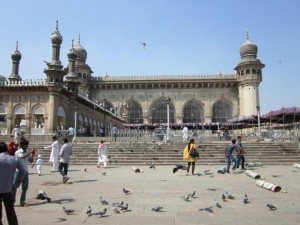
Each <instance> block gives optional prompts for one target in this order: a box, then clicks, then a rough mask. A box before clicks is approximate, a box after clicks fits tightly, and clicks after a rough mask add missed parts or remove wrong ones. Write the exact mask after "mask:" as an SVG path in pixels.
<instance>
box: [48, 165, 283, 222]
mask: <svg viewBox="0 0 300 225" xmlns="http://www.w3.org/2000/svg"><path fill="white" fill-rule="evenodd" d="M148 165H149V169H155V165H154V163H153V162H151V163H148ZM186 169H187V167H186V166H184V165H176V166H175V168H174V169H173V173H175V172H177V171H178V170H186ZM84 171H85V172H87V170H86V169H84ZM208 172H209V170H204V171H203V172H202V173H199V174H197V175H198V176H201V175H209V174H211V173H208ZM102 174H103V175H106V171H105V174H104V173H102ZM207 190H211V191H215V190H216V189H207ZM122 191H123V193H124V194H125V195H130V194H131V192H130V191H129V190H127V189H125V188H123V189H122ZM43 194H44V196H47V195H46V193H45V192H43ZM44 196H43V199H45V198H44ZM192 198H196V191H193V192H192V193H189V194H187V195H184V196H182V199H183V200H184V201H187V202H188V201H191V200H190V199H192ZM221 199H222V202H223V203H225V202H228V200H235V199H236V198H235V197H234V196H233V195H232V194H230V193H229V192H228V191H226V192H225V193H223V194H222V196H221ZM242 202H243V203H244V204H248V203H250V201H249V198H248V195H247V194H245V195H244V198H243V200H242ZM100 204H101V205H103V206H105V208H103V209H101V210H100V211H97V212H93V210H92V208H91V206H88V208H87V210H86V214H87V216H88V217H87V218H86V220H87V219H88V218H89V217H90V216H100V217H103V216H105V215H106V213H107V212H108V207H109V205H110V204H109V202H108V201H106V200H105V199H103V197H102V196H100ZM214 205H215V206H216V207H217V208H220V209H221V208H222V205H221V203H220V202H219V201H218V200H217V199H216V198H215V199H214ZM111 206H112V211H113V212H114V213H115V214H121V213H124V212H130V211H131V209H129V206H128V203H125V202H124V201H123V200H122V201H120V202H113V203H112V204H111ZM266 206H267V207H268V208H269V210H276V209H277V208H276V207H275V206H274V205H272V204H270V203H268V204H267V205H266ZM163 208H164V207H162V206H155V207H153V208H152V209H151V211H154V212H163V211H162V210H163ZM212 208H213V207H212V206H211V207H208V208H204V209H199V210H200V211H202V210H206V211H208V212H211V213H212V212H213V210H212ZM63 211H64V212H65V214H67V215H72V214H74V213H75V212H76V211H75V210H74V209H68V208H65V207H63ZM86 220H85V221H86ZM85 221H84V222H85Z"/></svg>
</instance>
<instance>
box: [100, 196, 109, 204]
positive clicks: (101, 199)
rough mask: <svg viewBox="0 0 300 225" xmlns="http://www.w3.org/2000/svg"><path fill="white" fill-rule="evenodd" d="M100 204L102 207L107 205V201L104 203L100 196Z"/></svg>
mask: <svg viewBox="0 0 300 225" xmlns="http://www.w3.org/2000/svg"><path fill="white" fill-rule="evenodd" d="M100 202H101V204H102V205H108V201H105V200H104V199H103V198H102V196H100Z"/></svg>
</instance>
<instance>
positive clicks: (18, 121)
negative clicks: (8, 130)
mask: <svg viewBox="0 0 300 225" xmlns="http://www.w3.org/2000/svg"><path fill="white" fill-rule="evenodd" d="M13 114H14V124H13V127H15V126H16V125H18V126H19V127H20V130H21V133H22V132H24V133H25V130H26V125H27V124H26V119H25V114H26V109H25V107H24V106H23V105H21V104H19V105H17V106H15V108H14V110H13Z"/></svg>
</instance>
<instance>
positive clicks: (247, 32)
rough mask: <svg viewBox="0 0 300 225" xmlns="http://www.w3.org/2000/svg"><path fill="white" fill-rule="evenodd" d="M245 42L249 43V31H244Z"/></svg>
mask: <svg viewBox="0 0 300 225" xmlns="http://www.w3.org/2000/svg"><path fill="white" fill-rule="evenodd" d="M246 40H247V41H249V31H248V29H246Z"/></svg>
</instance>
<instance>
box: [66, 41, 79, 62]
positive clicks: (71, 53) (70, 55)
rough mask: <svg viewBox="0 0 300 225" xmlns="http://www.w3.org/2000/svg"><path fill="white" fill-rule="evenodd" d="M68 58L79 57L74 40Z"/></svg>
mask: <svg viewBox="0 0 300 225" xmlns="http://www.w3.org/2000/svg"><path fill="white" fill-rule="evenodd" d="M67 55H68V59H73V60H75V59H76V58H77V52H76V50H75V49H74V47H73V40H72V48H70V50H69V52H68V54H67Z"/></svg>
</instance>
